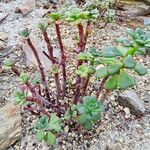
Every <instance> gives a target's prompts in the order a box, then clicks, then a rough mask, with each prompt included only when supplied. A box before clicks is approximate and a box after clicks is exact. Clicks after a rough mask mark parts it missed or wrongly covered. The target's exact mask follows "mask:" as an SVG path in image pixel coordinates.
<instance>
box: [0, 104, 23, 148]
mask: <svg viewBox="0 0 150 150" xmlns="http://www.w3.org/2000/svg"><path fill="white" fill-rule="evenodd" d="M20 138H21V116H20V107H18V106H15V105H13V104H11V103H9V104H6V105H5V106H4V107H2V108H1V109H0V150H6V149H7V148H8V147H9V146H11V145H12V144H13V143H15V142H16V141H18V140H19V139H20Z"/></svg>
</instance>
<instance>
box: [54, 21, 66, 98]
mask: <svg viewBox="0 0 150 150" xmlns="http://www.w3.org/2000/svg"><path fill="white" fill-rule="evenodd" d="M55 28H56V34H57V39H58V43H59V47H60V51H61V66H62V75H63V89H62V92H63V93H62V96H63V97H64V96H65V95H66V55H65V51H64V46H63V43H62V38H61V32H60V27H59V24H58V23H57V22H55Z"/></svg>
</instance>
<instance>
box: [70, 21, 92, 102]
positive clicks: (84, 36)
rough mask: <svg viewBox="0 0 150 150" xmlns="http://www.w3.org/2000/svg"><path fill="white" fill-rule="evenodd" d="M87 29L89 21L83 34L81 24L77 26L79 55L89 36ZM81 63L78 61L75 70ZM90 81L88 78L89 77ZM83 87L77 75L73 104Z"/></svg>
mask: <svg viewBox="0 0 150 150" xmlns="http://www.w3.org/2000/svg"><path fill="white" fill-rule="evenodd" d="M89 29H90V21H88V22H87V27H86V32H85V34H84V29H83V25H82V24H81V23H79V24H78V31H79V38H80V42H79V45H78V46H79V53H81V52H83V51H84V50H85V46H86V43H87V37H88V35H89ZM82 63H83V61H81V60H78V62H77V68H78V67H79V66H80V65H82ZM89 79H90V77H89ZM89 79H87V81H86V85H85V87H84V88H85V90H86V88H87V86H88V82H89ZM82 87H83V86H82V85H81V77H80V76H78V75H77V77H76V88H75V95H74V98H73V101H74V103H75V104H76V103H77V102H78V100H79V97H80V95H81V88H82ZM85 90H84V92H83V94H84V93H85Z"/></svg>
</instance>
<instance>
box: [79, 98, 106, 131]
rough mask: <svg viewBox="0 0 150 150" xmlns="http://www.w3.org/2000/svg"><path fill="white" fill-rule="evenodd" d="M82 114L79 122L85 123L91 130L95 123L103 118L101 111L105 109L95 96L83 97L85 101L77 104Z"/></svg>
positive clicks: (87, 128) (86, 127)
mask: <svg viewBox="0 0 150 150" xmlns="http://www.w3.org/2000/svg"><path fill="white" fill-rule="evenodd" d="M77 110H78V112H79V114H80V117H79V119H78V122H79V124H81V125H83V126H84V128H85V129H86V130H91V129H92V127H93V124H94V123H95V122H97V121H98V120H100V119H101V117H102V116H101V114H100V113H101V112H102V111H104V109H103V105H102V103H101V102H100V101H97V98H96V97H94V96H85V97H83V103H79V104H78V105H77Z"/></svg>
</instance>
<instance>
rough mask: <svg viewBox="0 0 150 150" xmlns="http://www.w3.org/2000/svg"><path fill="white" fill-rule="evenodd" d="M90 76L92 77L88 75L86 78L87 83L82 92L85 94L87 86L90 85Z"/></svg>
mask: <svg viewBox="0 0 150 150" xmlns="http://www.w3.org/2000/svg"><path fill="white" fill-rule="evenodd" d="M90 77H91V75H88V77H87V79H86V80H85V83H84V86H83V93H82V95H83V96H84V95H85V93H86V90H87V87H88V84H89V81H90Z"/></svg>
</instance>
